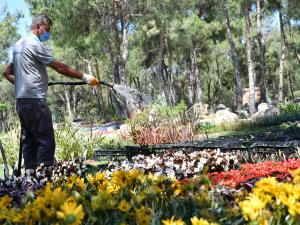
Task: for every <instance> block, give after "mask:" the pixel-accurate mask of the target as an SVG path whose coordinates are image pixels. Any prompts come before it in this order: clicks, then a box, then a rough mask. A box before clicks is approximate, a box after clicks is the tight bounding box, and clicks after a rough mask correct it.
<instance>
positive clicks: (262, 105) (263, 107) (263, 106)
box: [257, 103, 270, 112]
mask: <svg viewBox="0 0 300 225" xmlns="http://www.w3.org/2000/svg"><path fill="white" fill-rule="evenodd" d="M268 108H270V107H269V105H268V103H260V104H259V105H258V107H257V112H263V111H265V110H267V109H268Z"/></svg>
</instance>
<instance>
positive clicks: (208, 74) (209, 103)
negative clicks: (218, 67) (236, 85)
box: [206, 63, 211, 108]
mask: <svg viewBox="0 0 300 225" xmlns="http://www.w3.org/2000/svg"><path fill="white" fill-rule="evenodd" d="M206 67H207V77H208V84H207V101H208V105H209V108H211V76H210V72H209V64H208V63H206Z"/></svg>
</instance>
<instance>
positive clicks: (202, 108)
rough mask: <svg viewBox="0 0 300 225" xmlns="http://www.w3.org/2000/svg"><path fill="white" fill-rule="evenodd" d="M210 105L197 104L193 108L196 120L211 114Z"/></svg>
mask: <svg viewBox="0 0 300 225" xmlns="http://www.w3.org/2000/svg"><path fill="white" fill-rule="evenodd" d="M208 107H209V105H208V104H202V103H196V104H194V105H193V106H192V109H193V114H194V116H195V118H199V117H202V116H207V115H208V114H209V112H208Z"/></svg>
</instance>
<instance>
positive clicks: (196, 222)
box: [191, 216, 218, 225]
mask: <svg viewBox="0 0 300 225" xmlns="http://www.w3.org/2000/svg"><path fill="white" fill-rule="evenodd" d="M191 222H192V225H218V224H217V223H209V222H208V221H207V220H205V219H202V218H200V219H198V218H197V217H195V216H194V217H193V218H191Z"/></svg>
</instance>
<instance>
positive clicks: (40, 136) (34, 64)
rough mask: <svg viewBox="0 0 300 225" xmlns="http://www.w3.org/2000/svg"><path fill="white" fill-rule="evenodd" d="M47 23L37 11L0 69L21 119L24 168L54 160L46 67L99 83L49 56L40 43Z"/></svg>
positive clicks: (46, 36) (47, 31)
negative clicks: (47, 98) (14, 99)
mask: <svg viewBox="0 0 300 225" xmlns="http://www.w3.org/2000/svg"><path fill="white" fill-rule="evenodd" d="M51 26H52V20H51V19H50V18H49V17H48V16H47V15H45V14H39V15H37V16H36V17H35V18H34V19H33V20H32V24H31V32H30V34H29V35H28V36H26V37H23V38H21V39H20V40H19V41H18V42H17V43H16V44H15V46H14V48H13V56H12V58H11V59H10V61H9V64H8V65H7V66H6V69H5V71H4V73H3V75H4V76H5V77H6V79H7V80H8V81H10V82H11V83H12V84H15V91H16V108H17V113H18V115H19V118H20V122H21V140H20V143H21V144H20V145H21V146H22V147H21V149H20V151H22V152H23V157H24V164H25V169H36V167H37V166H38V165H39V164H42V163H43V164H44V165H45V166H51V165H53V161H54V153H55V139H54V130H53V125H52V118H51V112H50V109H49V107H48V104H47V101H46V96H47V90H48V75H47V71H46V67H47V66H48V67H51V68H52V69H54V70H55V71H57V72H58V73H60V74H62V75H65V76H68V77H73V78H77V79H81V80H83V81H85V82H86V83H87V84H89V85H91V86H94V85H98V84H99V81H98V80H97V79H96V78H95V77H94V76H92V75H88V74H84V73H82V72H79V71H76V70H74V69H72V68H70V67H69V66H67V65H65V64H63V63H61V62H59V61H58V60H56V59H54V58H53V56H52V55H51V54H50V53H49V51H48V49H47V48H46V47H45V46H44V44H43V42H45V41H47V40H48V39H49V37H50V34H51V33H50V31H51ZM19 160H20V159H19Z"/></svg>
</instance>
